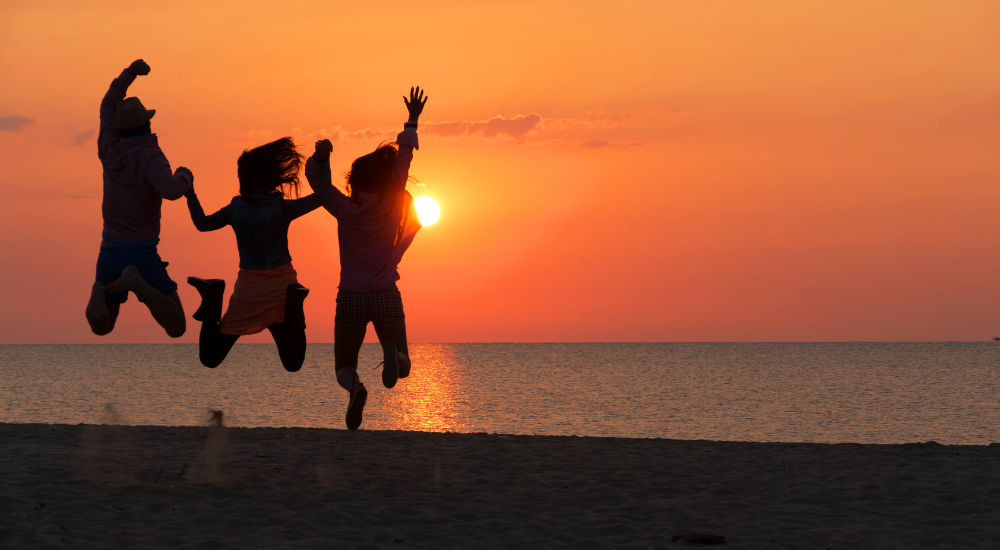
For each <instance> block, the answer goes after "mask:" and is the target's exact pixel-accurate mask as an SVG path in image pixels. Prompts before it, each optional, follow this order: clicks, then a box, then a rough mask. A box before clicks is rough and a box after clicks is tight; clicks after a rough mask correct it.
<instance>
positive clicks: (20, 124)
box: [0, 115, 35, 132]
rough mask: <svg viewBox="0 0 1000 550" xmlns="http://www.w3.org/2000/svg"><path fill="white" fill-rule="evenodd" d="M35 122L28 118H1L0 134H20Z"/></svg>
mask: <svg viewBox="0 0 1000 550" xmlns="http://www.w3.org/2000/svg"><path fill="white" fill-rule="evenodd" d="M34 121H35V119H33V118H29V117H26V116H17V115H15V116H0V132H20V131H21V130H23V129H24V127H25V126H27V125H29V124H31V123H32V122H34Z"/></svg>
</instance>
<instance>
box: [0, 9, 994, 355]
mask: <svg viewBox="0 0 1000 550" xmlns="http://www.w3.org/2000/svg"><path fill="white" fill-rule="evenodd" d="M285 4H294V5H293V6H291V7H287V6H285ZM81 5H86V6H87V7H81ZM372 6H373V7H367V6H366V7H358V6H353V7H352V6H331V5H329V3H327V2H298V3H297V4H295V3H278V2H273V1H272V2H211V3H209V2H200V1H199V2H172V3H170V5H169V7H153V6H148V5H139V6H137V5H133V4H132V3H127V2H89V3H80V2H73V3H70V2H65V3H62V2H16V1H15V2H4V3H3V4H2V5H0V82H2V83H3V84H2V86H0V159H2V161H3V162H2V166H3V169H2V174H0V189H2V192H3V195H4V197H3V200H2V201H0V235H2V237H0V257H2V259H3V260H2V261H3V267H2V269H0V342H2V343H60V342H109V343H110V342H165V341H170V339H169V338H167V337H166V336H165V335H164V334H163V331H162V330H161V329H159V328H158V327H157V326H156V325H155V323H154V322H153V320H152V318H151V317H150V315H149V314H148V312H147V311H146V310H145V308H144V307H143V306H141V305H140V304H139V303H138V302H137V301H136V300H135V298H134V297H132V298H131V299H130V300H129V302H128V304H126V305H125V306H123V308H122V316H121V318H120V319H119V322H118V327H117V328H116V330H115V332H114V333H113V334H112V335H111V336H108V337H104V338H98V337H96V336H93V335H92V334H91V333H90V331H89V328H88V326H87V323H86V321H85V319H84V307H85V305H86V302H87V298H88V296H89V289H90V285H91V284H92V283H93V279H94V265H95V262H96V258H97V252H98V245H99V242H100V233H101V208H100V207H101V164H100V162H99V161H98V159H97V151H96V149H97V147H96V141H95V134H96V130H97V128H98V107H99V104H100V100H101V97H102V96H103V94H104V93H105V91H106V90H107V87H108V85H109V84H110V82H111V80H112V79H113V78H114V77H115V76H117V74H118V73H119V72H120V71H121V70H122V69H123V68H124V67H126V66H127V65H128V64H129V63H130V62H131V61H132V60H133V59H136V58H143V59H145V60H146V61H147V62H148V63H149V64H150V65H151V66H152V72H151V73H150V75H149V76H146V77H140V78H139V79H137V81H136V83H135V84H134V85H133V86H132V88H131V89H130V95H137V96H138V97H140V98H141V99H142V101H143V102H144V103H145V105H146V106H147V107H150V108H155V109H157V115H156V118H154V119H153V129H154V131H155V132H156V133H157V134H158V136H159V139H160V144H161V147H162V148H163V150H164V152H165V153H166V155H167V158H168V159H169V160H170V162H171V164H172V166H174V167H176V166H178V165H184V166H187V167H189V168H191V169H192V170H193V171H194V174H195V186H196V188H197V189H198V192H199V195H200V197H201V200H202V203H203V205H204V206H205V208H206V210H215V209H218V208H220V207H222V206H223V205H225V204H227V203H228V202H229V200H230V198H231V197H232V196H233V195H234V194H235V193H236V190H237V179H236V158H237V157H238V156H239V154H240V152H241V151H242V149H243V148H244V147H250V146H253V145H255V144H256V145H259V144H262V143H264V142H266V141H269V140H271V139H274V138H277V137H280V136H284V135H291V136H293V137H295V138H296V139H297V142H298V143H299V144H300V146H301V147H302V149H303V151H304V152H305V153H306V154H309V153H311V151H312V142H313V140H314V139H317V137H330V138H331V139H333V140H334V141H335V142H336V143H335V149H334V154H333V157H332V159H331V161H332V163H333V167H334V171H335V173H336V172H343V171H345V170H346V169H347V168H348V167H349V164H350V161H351V160H352V159H353V158H355V157H357V156H359V155H361V154H363V153H365V152H368V151H370V150H372V149H373V148H374V147H375V145H376V144H377V143H378V142H379V141H381V140H382V139H385V138H391V137H394V136H395V133H396V132H398V131H399V129H400V128H401V125H402V122H403V121H404V120H405V118H406V110H405V107H404V105H403V102H402V99H401V98H402V95H403V93H404V92H406V91H407V90H408V89H409V87H410V86H411V85H413V84H419V85H421V86H424V87H426V89H427V90H428V93H429V95H430V101H429V102H428V104H427V108H426V110H425V111H424V115H423V120H422V124H421V130H420V132H421V143H422V147H421V149H420V151H418V152H417V153H416V158H415V160H414V162H413V166H412V171H411V174H412V175H414V176H415V177H416V178H418V179H419V180H420V183H421V185H420V186H417V185H414V184H411V186H410V190H411V192H413V193H414V195H424V194H426V195H431V196H433V197H435V198H436V199H437V200H438V201H439V202H440V203H441V206H442V210H443V213H442V217H441V220H440V221H439V222H438V223H437V224H435V225H434V226H431V227H428V228H425V229H423V230H422V231H421V232H420V233H419V234H418V235H417V238H416V241H415V242H414V245H413V246H412V247H411V248H410V250H409V252H408V253H407V255H406V256H405V258H404V259H403V262H402V264H401V266H400V273H401V275H402V280H401V282H400V283H399V286H400V288H401V290H402V292H403V297H404V304H405V307H406V314H407V328H408V331H409V337H410V340H411V341H413V342H465V341H473V342H475V341H528V342H532V341H640V340H641V341H760V340H766V341H800V340H808V341H817V340H984V339H987V338H989V337H990V336H991V335H993V334H1000V281H998V274H1000V217H998V215H997V211H998V206H1000V185H998V184H1000V4H998V3H996V2H985V1H984V2H975V1H967V2H947V1H941V2H922V1H910V0H907V1H899V2H870V1H864V2H849V1H839V2H783V1H766V2H752V1H740V2H727V1H712V2H705V1H690V2H615V3H604V2H601V3H598V2H579V1H577V2H561V3H554V2H538V1H530V2H513V1H510V2H477V3H474V5H472V3H468V2H458V1H454V2H451V1H428V2H419V3H413V2H385V1H383V2H378V3H372ZM336 229H337V225H336V221H335V220H334V219H333V218H332V217H331V216H330V215H329V214H327V213H326V212H325V211H323V210H319V211H316V212H314V213H312V214H309V215H308V216H306V217H304V218H301V219H300V220H299V221H296V222H295V223H294V224H293V225H292V229H291V232H290V235H289V238H290V241H291V253H292V257H293V258H294V260H293V262H294V265H295V268H296V269H297V270H298V272H299V277H300V282H302V283H303V284H304V285H305V286H307V287H309V288H311V289H312V293H311V294H310V296H309V299H308V300H307V302H306V316H307V323H308V331H307V334H308V337H309V339H310V341H312V342H332V341H333V317H334V307H335V297H336V292H337V282H338V277H339V264H338V250H337V241H336ZM161 238H162V243H161V246H160V254H161V256H162V257H163V258H164V260H166V261H169V262H170V267H169V272H170V274H171V276H172V277H173V278H174V279H175V280H176V281H178V282H181V283H183V281H184V279H185V278H186V277H187V276H189V275H198V276H202V277H217V278H225V279H227V280H228V281H230V288H231V282H232V281H233V280H234V279H235V276H236V272H237V264H238V253H237V250H236V240H235V237H234V235H233V233H232V230H231V229H229V228H226V229H223V230H221V231H217V232H214V233H206V234H202V233H198V232H197V231H196V230H195V229H194V227H193V225H192V224H191V221H190V218H189V216H188V212H187V208H186V207H185V205H184V201H183V199H182V200H181V201H177V202H165V203H164V206H163V224H162V231H161ZM180 293H181V298H182V300H183V301H184V304H185V309H186V311H187V313H188V315H189V316H190V313H191V312H193V311H194V309H195V308H196V307H197V302H196V297H197V294H196V293H195V292H194V290H193V289H191V288H190V287H188V286H187V285H186V284H181V288H180ZM188 323H189V325H188V327H189V328H188V333H187V334H186V335H185V336H184V337H183V338H182V339H181V340H180V341H183V342H195V341H197V334H198V332H197V324H196V323H195V322H193V321H191V320H190V319H189V321H188ZM373 332H374V331H369V333H370V336H371V335H372V333H373ZM241 341H262V342H266V341H269V336H267V333H266V332H265V333H264V334H263V335H258V336H255V337H249V338H245V339H244V340H241Z"/></svg>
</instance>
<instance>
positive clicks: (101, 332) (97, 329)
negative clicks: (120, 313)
mask: <svg viewBox="0 0 1000 550" xmlns="http://www.w3.org/2000/svg"><path fill="white" fill-rule="evenodd" d="M114 328H115V327H114V325H110V324H108V325H102V326H98V325H94V324H91V325H90V331H91V332H93V333H94V334H96V335H97V336H107V335H109V334H111V331H112V330H114Z"/></svg>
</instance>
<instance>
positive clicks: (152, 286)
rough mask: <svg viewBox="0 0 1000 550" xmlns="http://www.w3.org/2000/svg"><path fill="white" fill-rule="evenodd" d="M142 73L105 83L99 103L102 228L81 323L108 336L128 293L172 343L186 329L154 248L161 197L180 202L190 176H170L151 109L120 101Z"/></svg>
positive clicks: (137, 68)
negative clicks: (89, 290)
mask: <svg viewBox="0 0 1000 550" xmlns="http://www.w3.org/2000/svg"><path fill="white" fill-rule="evenodd" d="M147 74H149V65H147V64H146V62H144V61H143V60H141V59H138V60H136V61H133V62H132V64H131V65H129V66H128V68H127V69H125V70H124V71H122V73H121V74H120V75H118V78H116V79H114V80H113V81H111V87H110V88H109V89H108V93H106V94H105V95H104V100H103V101H101V131H100V135H99V136H98V138H97V156H98V157H99V158H100V159H101V164H103V165H104V200H103V203H102V205H101V214H102V215H103V217H104V230H103V235H102V237H103V238H102V240H101V250H100V253H99V254H98V256H97V277H96V281H95V282H94V286H93V288H92V291H91V295H90V302H89V303H88V304H87V322H89V323H90V328H91V330H92V331H93V332H94V334H97V335H98V336H104V335H106V334H109V333H110V332H111V331H112V330H114V328H115V321H117V319H118V312H119V309H120V308H121V305H122V304H123V303H125V301H126V300H128V293H129V292H132V293H134V294H135V295H136V297H138V298H139V301H140V302H142V303H144V304H146V307H148V308H149V311H150V313H152V314H153V318H154V319H156V322H157V323H159V324H160V326H162V327H163V328H164V330H166V332H167V335H168V336H170V337H172V338H178V337H180V336H181V335H183V334H184V331H185V328H186V327H185V321H184V308H183V306H182V305H181V299H180V297H179V296H178V295H177V283H175V282H174V281H172V280H171V279H170V276H169V275H167V270H166V267H167V262H164V261H162V260H161V259H160V255H159V254H158V253H157V251H156V245H157V244H159V242H160V205H161V204H162V202H163V199H167V200H171V201H173V200H177V199H179V198H181V197H183V196H184V193H185V192H186V191H187V190H188V189H190V188H192V186H193V182H194V174H192V173H191V171H190V170H188V169H187V168H184V167H178V168H177V170H176V171H174V172H172V171H171V170H170V163H169V162H167V157H165V156H164V155H163V151H161V150H160V146H159V144H158V143H157V140H156V134H154V133H152V130H151V127H150V120H151V119H152V118H153V115H155V114H156V110H155V109H146V107H144V106H143V104H142V102H141V101H139V98H137V97H129V98H126V97H125V94H126V92H127V91H128V87H129V85H130V84H132V82H133V81H135V77H137V76H140V75H147Z"/></svg>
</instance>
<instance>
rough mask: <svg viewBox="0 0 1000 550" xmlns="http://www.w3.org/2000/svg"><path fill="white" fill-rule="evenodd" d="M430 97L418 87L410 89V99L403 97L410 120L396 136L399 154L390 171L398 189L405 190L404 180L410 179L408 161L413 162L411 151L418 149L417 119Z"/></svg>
mask: <svg viewBox="0 0 1000 550" xmlns="http://www.w3.org/2000/svg"><path fill="white" fill-rule="evenodd" d="M429 98H430V96H426V97H425V96H424V90H421V89H420V86H416V87H414V88H410V99H406V97H405V96H404V97H403V103H405V104H406V110H407V111H408V112H409V113H410V118H409V119H408V120H407V121H406V124H403V131H402V132H400V133H399V135H398V136H396V143H397V144H398V145H399V152H398V153H396V165H395V166H393V169H392V182H393V184H395V185H396V186H398V187H400V188H406V180H407V178H409V177H410V161H412V160H413V150H414V149H420V142H419V141H418V140H417V119H419V118H420V114H421V113H423V112H424V105H425V104H426V103H427V100H428V99H429Z"/></svg>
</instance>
